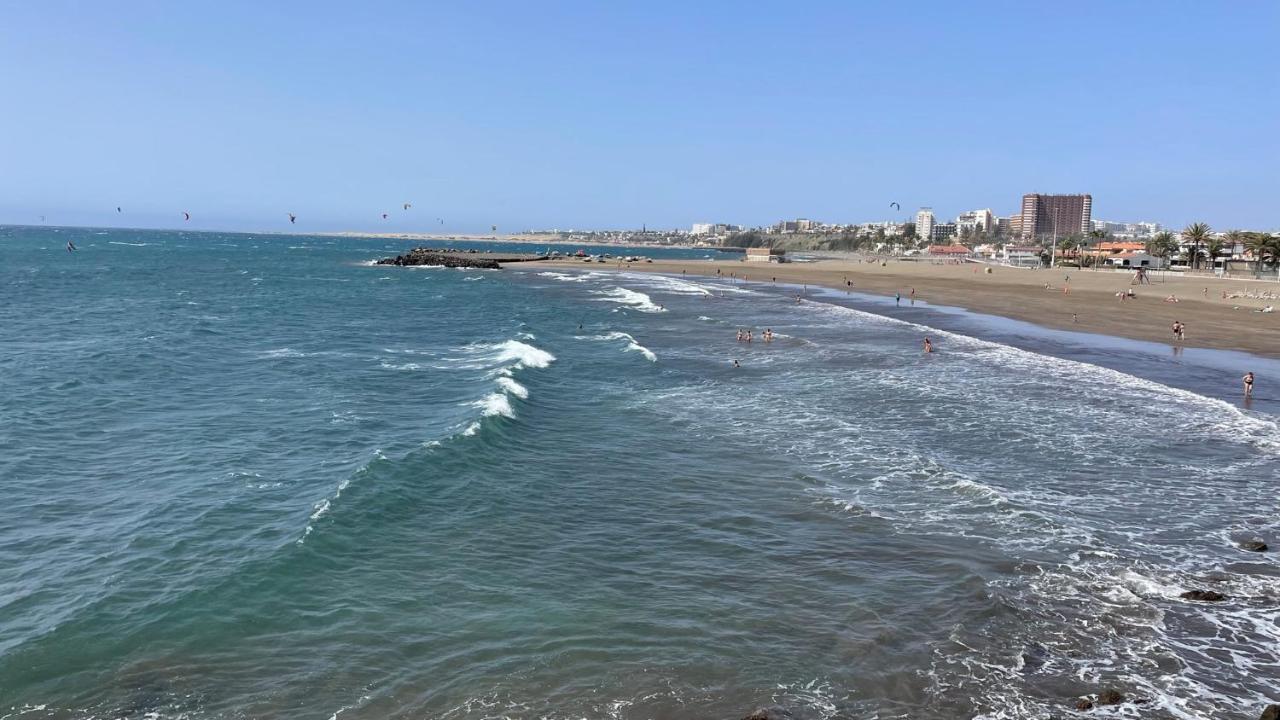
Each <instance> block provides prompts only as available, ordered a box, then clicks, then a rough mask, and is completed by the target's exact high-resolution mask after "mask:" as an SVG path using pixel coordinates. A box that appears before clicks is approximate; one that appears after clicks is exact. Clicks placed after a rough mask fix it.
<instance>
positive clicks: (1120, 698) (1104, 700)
mask: <svg viewBox="0 0 1280 720" xmlns="http://www.w3.org/2000/svg"><path fill="white" fill-rule="evenodd" d="M1122 702H1124V693H1122V692H1120V691H1119V690H1111V689H1109V690H1103V691H1102V692H1100V693H1098V704H1099V705H1119V704H1120V703H1122Z"/></svg>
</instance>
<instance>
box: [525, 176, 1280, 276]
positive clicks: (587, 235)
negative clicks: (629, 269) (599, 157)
mask: <svg viewBox="0 0 1280 720" xmlns="http://www.w3.org/2000/svg"><path fill="white" fill-rule="evenodd" d="M893 205H894V208H895V210H896V211H897V212H902V210H901V208H900V207H898V206H897V204H896V203H894V204H893ZM1092 211H1093V196H1092V195H1089V194H1087V193H1083V194H1067V195H1048V194H1041V193H1029V194H1027V195H1023V196H1022V204H1021V210H1020V212H1017V213H1014V214H1012V215H1004V216H1001V215H996V214H995V212H993V211H992V210H991V209H990V208H982V209H978V210H970V211H967V212H962V213H960V214H959V215H957V216H956V217H955V218H954V219H951V220H942V219H940V218H938V217H937V216H936V215H935V214H934V212H933V209H932V208H929V207H921V208H919V209H917V210H916V211H915V213H914V215H912V214H910V212H909V211H907V212H906V213H904V219H902V220H885V221H879V222H865V223H850V224H840V223H826V222H822V221H820V220H812V219H807V218H797V219H795V220H782V221H779V222H776V223H774V224H772V225H768V226H761V227H744V226H740V225H734V224H731V223H694V224H693V225H692V226H691V227H690V228H689V229H688V230H684V229H675V230H650V229H649V228H647V227H646V228H642V229H641V230H638V231H636V230H609V231H575V230H559V229H553V230H538V231H533V230H530V231H527V232H526V233H525V234H527V235H538V236H547V235H551V236H556V237H558V238H559V239H561V240H565V241H569V242H573V241H578V242H584V243H606V244H656V245H694V246H701V247H709V248H723V249H747V248H769V249H771V250H773V251H774V252H775V253H779V254H780V253H782V252H785V251H793V252H805V251H808V252H823V251H827V252H854V253H862V254H875V255H895V256H906V257H911V256H923V257H932V258H938V259H951V260H956V261H965V260H977V261H988V262H998V263H1001V264H1005V265H1013V266H1021V267H1043V266H1053V265H1067V266H1075V267H1111V268H1116V269H1130V268H1131V269H1137V268H1146V269H1150V270H1166V269H1172V270H1184V271H1185V270H1193V271H1205V272H1216V273H1219V274H1233V273H1240V272H1253V273H1258V272H1261V271H1263V270H1275V269H1277V268H1278V267H1280V236H1277V235H1276V234H1275V233H1273V232H1270V231H1250V230H1239V229H1227V230H1222V229H1215V228H1211V227H1209V226H1208V225H1206V224H1204V223H1192V224H1191V225H1188V226H1187V227H1185V228H1182V229H1180V230H1176V229H1171V228H1166V227H1164V226H1162V225H1161V224H1160V223H1158V222H1150V221H1139V222H1128V221H1125V222H1120V221H1111V220H1095V219H1093V212H1092Z"/></svg>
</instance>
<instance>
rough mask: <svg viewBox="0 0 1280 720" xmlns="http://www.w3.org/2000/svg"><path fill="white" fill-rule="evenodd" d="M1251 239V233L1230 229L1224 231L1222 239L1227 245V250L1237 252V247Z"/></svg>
mask: <svg viewBox="0 0 1280 720" xmlns="http://www.w3.org/2000/svg"><path fill="white" fill-rule="evenodd" d="M1248 239H1249V233H1247V232H1244V231H1243V230H1228V231H1226V232H1224V233H1222V241H1223V243H1224V244H1225V245H1226V247H1227V252H1230V253H1235V251H1236V248H1237V247H1240V246H1241V245H1243V244H1244V243H1245V240H1248Z"/></svg>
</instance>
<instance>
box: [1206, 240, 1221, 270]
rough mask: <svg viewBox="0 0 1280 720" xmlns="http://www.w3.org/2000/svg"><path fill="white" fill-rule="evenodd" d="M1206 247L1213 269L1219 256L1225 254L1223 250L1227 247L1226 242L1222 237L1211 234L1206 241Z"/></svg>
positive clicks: (1210, 265)
mask: <svg viewBox="0 0 1280 720" xmlns="http://www.w3.org/2000/svg"><path fill="white" fill-rule="evenodd" d="M1204 248H1205V251H1206V254H1207V255H1208V256H1209V267H1210V269H1212V268H1213V267H1215V264H1216V262H1217V260H1218V256H1219V255H1223V254H1225V253H1223V250H1224V249H1225V248H1226V243H1225V242H1223V241H1222V238H1220V237H1212V236H1211V237H1210V238H1209V239H1208V240H1207V241H1205V246H1204Z"/></svg>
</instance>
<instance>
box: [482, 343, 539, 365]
mask: <svg viewBox="0 0 1280 720" xmlns="http://www.w3.org/2000/svg"><path fill="white" fill-rule="evenodd" d="M488 347H489V348H492V349H493V350H495V354H494V358H493V359H494V361H495V362H499V363H510V362H512V361H514V365H512V366H511V367H512V368H514V369H519V368H526V367H531V368H544V367H547V366H548V365H550V364H551V363H553V362H555V359H556V356H555V355H552V354H551V353H549V352H547V351H546V350H542V349H540V348H536V347H534V346H532V345H530V344H528V343H523V342H520V341H519V340H507V341H506V342H502V343H498V344H496V345H490V346H488Z"/></svg>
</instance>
